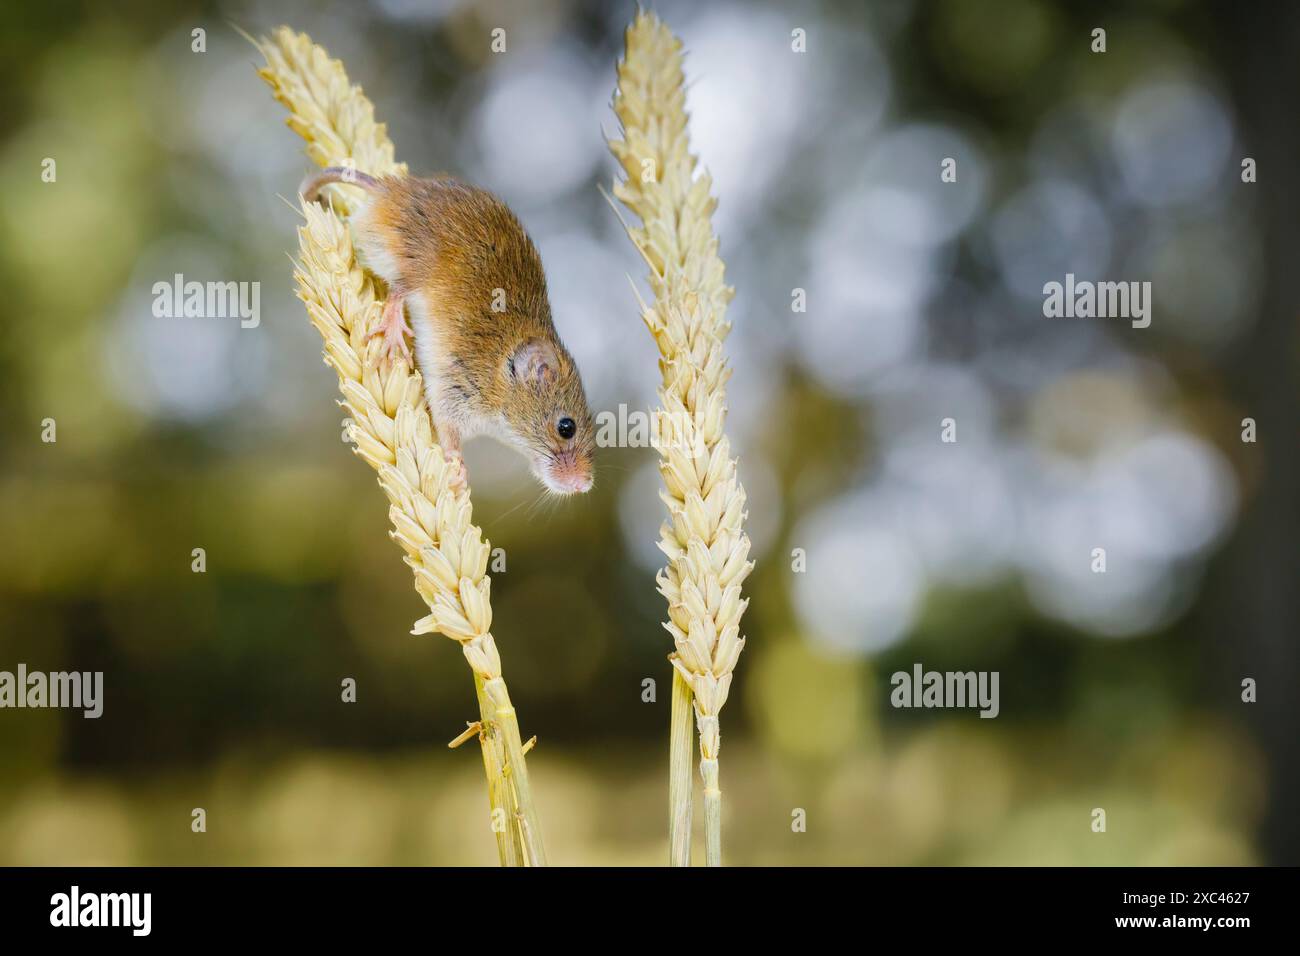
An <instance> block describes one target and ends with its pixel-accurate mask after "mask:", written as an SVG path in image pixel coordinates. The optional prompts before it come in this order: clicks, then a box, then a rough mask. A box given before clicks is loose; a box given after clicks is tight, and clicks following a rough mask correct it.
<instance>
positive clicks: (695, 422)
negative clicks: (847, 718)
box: [609, 11, 753, 865]
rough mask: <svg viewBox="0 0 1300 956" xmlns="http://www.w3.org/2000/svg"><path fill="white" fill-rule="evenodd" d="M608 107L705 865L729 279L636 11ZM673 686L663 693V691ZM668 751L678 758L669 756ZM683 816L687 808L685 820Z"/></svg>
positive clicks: (719, 639)
mask: <svg viewBox="0 0 1300 956" xmlns="http://www.w3.org/2000/svg"><path fill="white" fill-rule="evenodd" d="M614 112H615V113H616V114H617V116H618V119H619V122H620V124H621V128H622V132H623V138H622V139H621V140H614V141H611V142H610V144H609V147H610V150H611V151H612V152H613V154H614V156H615V157H616V158H617V159H618V160H619V162H620V164H621V165H622V166H623V169H624V171H625V172H626V174H627V175H626V178H625V179H624V180H622V181H621V182H617V183H615V184H614V195H615V196H617V197H618V198H619V199H620V200H621V201H622V202H623V203H624V205H626V206H627V207H628V209H630V210H631V211H632V212H633V213H634V214H636V216H637V217H638V218H639V219H640V220H641V225H640V226H639V227H638V226H635V225H629V226H627V233H628V236H629V237H630V238H631V239H632V242H633V243H634V244H635V245H636V247H637V249H638V250H639V251H640V253H641V255H642V257H643V258H644V259H645V261H646V263H647V264H648V265H649V267H650V286H651V289H652V290H653V292H654V306H653V308H643V310H642V317H643V319H644V320H645V323H646V325H647V326H648V327H649V329H650V332H651V334H652V335H653V336H654V338H655V342H656V344H657V345H658V347H659V354H660V362H659V367H660V371H661V373H662V382H661V385H660V389H659V399H660V402H661V408H660V409H658V410H657V412H656V417H655V422H656V429H657V432H658V435H659V441H658V446H659V449H660V453H661V455H662V460H661V462H660V472H661V474H662V476H663V480H664V489H663V491H661V492H660V497H661V498H662V499H663V501H664V504H665V505H666V506H667V508H668V513H669V520H668V521H667V522H665V523H664V525H663V526H662V528H661V529H660V541H659V547H660V548H661V549H662V550H663V552H664V554H665V555H666V556H667V558H668V565H667V567H666V568H664V569H663V570H662V571H661V572H660V573H659V575H658V578H657V580H658V583H659V591H660V593H661V594H663V596H664V598H665V599H666V600H667V601H668V618H669V619H668V621H667V623H665V625H664V627H665V628H666V629H667V630H668V632H669V634H670V635H671V636H672V639H673V644H674V647H675V653H673V654H672V655H671V656H670V660H671V661H672V665H673V668H674V670H675V672H676V674H677V675H679V676H680V679H681V680H682V681H683V682H684V683H685V684H686V685H687V686H688V687H689V688H690V691H691V695H692V696H693V698H694V708H695V717H696V727H697V729H698V732H699V740H700V775H701V777H702V778H703V781H704V807H705V836H706V848H705V855H706V861H707V862H708V863H709V864H710V865H718V864H720V863H721V800H722V796H721V790H720V787H719V784H718V749H719V746H720V744H721V733H720V728H719V723H718V715H719V713H720V711H721V710H722V707H723V705H724V704H725V703H726V700H727V693H728V691H729V689H730V687H731V678H732V672H733V670H734V669H735V666H736V660H737V658H738V657H739V655H740V652H741V649H742V648H743V647H744V645H745V640H744V638H743V637H741V636H740V618H741V615H742V614H743V613H744V611H745V607H746V606H747V604H748V601H747V600H745V599H743V598H742V597H741V584H742V583H743V581H744V580H745V578H746V576H747V575H748V574H749V572H750V571H751V570H752V569H753V562H752V561H749V560H748V556H749V538H748V537H747V536H746V535H745V533H744V531H743V530H742V527H741V525H742V522H743V520H744V518H745V512H744V506H745V491H744V488H743V487H742V486H741V484H740V481H739V479H738V477H737V474H736V461H735V459H734V458H732V457H731V449H730V444H729V443H728V441H727V438H726V435H725V434H724V433H723V424H724V420H725V417H726V394H725V386H726V382H727V379H728V377H729V376H730V370H729V369H728V368H727V365H726V362H725V359H724V357H723V351H722V343H723V340H724V339H725V338H726V336H727V333H728V332H729V331H730V325H729V324H728V323H727V321H726V309H727V304H728V303H729V302H730V301H731V298H732V295H733V290H732V289H731V288H730V287H729V286H727V285H726V283H725V281H724V266H723V263H722V260H721V258H719V256H718V239H717V237H716V236H715V235H714V233H713V225H712V220H711V217H712V213H713V210H714V207H715V206H716V200H714V199H713V197H712V196H711V195H710V190H711V186H712V181H711V180H710V178H709V176H708V174H707V173H705V172H702V171H701V172H700V174H699V175H698V176H696V160H695V157H694V156H693V155H691V153H690V144H689V139H688V129H687V115H686V109H685V92H684V89H683V76H682V56H681V42H680V41H679V40H677V39H676V38H675V37H674V36H673V35H672V33H671V32H670V31H669V30H668V28H667V27H666V26H664V24H663V23H662V22H660V21H659V19H658V18H657V17H655V16H654V15H653V14H650V13H647V12H645V11H641V12H639V13H638V14H637V16H636V18H635V19H634V20H633V22H632V24H631V25H630V26H629V27H628V29H627V33H626V36H625V53H624V57H623V60H622V62H621V63H620V64H619V67H618V88H617V91H616V93H615V96H614ZM670 432H671V434H669V433H670ZM678 697H679V695H678V694H676V693H674V695H673V698H674V701H675V702H676V701H677V700H678ZM682 698H683V699H687V698H686V696H685V695H682ZM677 725H678V724H677V722H676V721H674V727H676V726H677ZM677 749H678V748H677V747H674V755H675V758H676V755H677ZM673 763H674V765H675V766H678V767H680V766H681V762H680V759H674V761H673ZM687 766H688V767H689V764H687ZM688 772H689V771H688ZM670 792H676V794H677V795H676V797H675V798H674V799H675V800H680V787H675V786H673V785H672V784H670ZM671 819H672V826H673V828H674V830H675V831H676V832H675V834H674V840H673V844H674V845H673V862H674V863H679V864H680V863H682V862H684V861H683V859H682V855H681V852H682V850H681V848H682V843H683V837H682V834H681V833H680V828H681V819H682V813H681V810H680V806H674V808H673V810H672V817H671ZM689 820H690V817H689V811H687V812H686V814H685V821H686V826H687V828H689ZM685 839H686V847H685V860H686V861H688V860H689V842H688V840H689V837H686V838H685Z"/></svg>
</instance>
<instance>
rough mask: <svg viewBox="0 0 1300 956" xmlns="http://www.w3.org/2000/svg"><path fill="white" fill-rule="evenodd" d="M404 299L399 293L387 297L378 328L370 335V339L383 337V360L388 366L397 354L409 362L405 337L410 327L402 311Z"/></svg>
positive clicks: (408, 333)
mask: <svg viewBox="0 0 1300 956" xmlns="http://www.w3.org/2000/svg"><path fill="white" fill-rule="evenodd" d="M404 298H405V295H404V294H403V293H400V292H393V293H392V294H390V295H389V296H388V301H386V302H385V303H384V316H383V320H382V321H381V322H380V324H379V328H377V329H375V331H374V332H372V333H371V337H372V338H373V337H374V336H376V335H382V336H383V337H384V348H383V353H382V354H383V359H384V361H386V362H388V363H390V364H391V363H393V362H395V361H396V358H397V355H398V354H399V353H400V354H401V356H402V358H404V359H406V361H407V362H408V363H410V362H411V349H410V347H409V346H407V344H406V337H407V336H408V335H410V334H411V327H410V326H409V325H407V324H406V315H405V312H404V310H403V299H404Z"/></svg>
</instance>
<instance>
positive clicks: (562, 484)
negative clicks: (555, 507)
mask: <svg viewBox="0 0 1300 956" xmlns="http://www.w3.org/2000/svg"><path fill="white" fill-rule="evenodd" d="M547 477H548V478H549V479H550V480H549V481H548V482H547V484H549V485H550V486H551V488H552V489H554V490H555V491H558V492H560V493H561V494H566V495H573V494H579V495H580V494H585V493H586V492H588V491H590V490H591V486H592V483H593V479H592V476H591V474H590V472H582V471H578V470H576V469H555V470H553V471H552V472H551V473H550V474H549V475H548V476H547Z"/></svg>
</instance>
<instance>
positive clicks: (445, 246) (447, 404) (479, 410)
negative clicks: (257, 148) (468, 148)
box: [300, 166, 595, 495]
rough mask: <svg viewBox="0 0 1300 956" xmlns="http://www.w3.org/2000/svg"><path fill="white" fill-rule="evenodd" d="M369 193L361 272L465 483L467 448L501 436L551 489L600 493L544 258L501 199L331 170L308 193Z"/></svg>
mask: <svg viewBox="0 0 1300 956" xmlns="http://www.w3.org/2000/svg"><path fill="white" fill-rule="evenodd" d="M340 182H341V183H347V184H350V185H354V186H360V187H362V188H363V189H365V190H366V192H367V193H369V202H368V203H367V204H366V205H365V207H364V208H362V209H361V210H360V211H359V212H357V213H356V214H354V215H353V216H352V220H351V223H352V232H353V235H354V237H355V238H356V244H357V251H358V257H359V259H360V261H361V263H362V264H363V265H364V266H366V267H367V268H368V269H370V271H372V272H374V273H375V274H376V275H378V276H379V277H380V278H382V279H383V280H384V281H385V282H386V283H388V301H387V302H386V303H385V305H384V318H383V326H382V334H383V336H384V342H385V345H386V349H387V355H388V356H389V357H390V358H391V357H392V355H393V354H394V353H395V352H399V351H400V352H401V353H402V354H403V355H405V356H406V357H407V358H409V357H410V351H409V350H408V349H407V345H406V339H405V336H406V335H407V334H408V333H411V329H410V328H408V326H407V324H406V321H405V319H404V317H403V314H402V313H403V306H404V305H405V306H406V307H408V308H409V309H410V313H411V319H412V324H413V325H414V327H415V331H414V333H413V334H414V336H415V352H416V357H417V358H418V360H419V365H420V371H421V373H422V375H423V376H424V383H425V397H426V399H427V400H428V403H429V411H430V412H431V413H432V415H433V422H434V427H435V428H436V429H437V432H438V441H439V443H440V444H441V445H442V447H443V448H444V449H445V450H446V451H447V452H448V454H449V455H450V456H451V457H452V461H453V463H454V464H456V465H458V466H459V468H460V474H459V477H458V479H457V483H462V482H464V480H465V471H464V468H465V465H464V459H463V458H461V451H460V446H461V440H462V439H464V438H469V437H471V436H473V435H479V434H487V435H492V436H494V437H496V438H498V439H500V440H501V441H503V442H504V443H505V444H507V445H513V446H514V447H515V448H517V449H518V450H519V451H521V452H522V453H523V454H524V456H525V457H526V458H527V459H528V461H529V463H530V465H531V468H532V471H533V474H534V475H536V476H537V478H538V479H540V480H541V482H542V483H543V484H544V485H545V486H546V487H547V488H549V489H550V490H551V491H553V492H556V493H557V494H562V495H568V494H573V493H575V492H585V491H587V490H589V489H590V488H591V485H592V457H593V454H594V451H595V432H594V428H593V425H592V419H591V412H590V411H589V410H588V408H587V398H586V395H585V393H584V392H583V388H582V380H581V378H579V376H578V369H577V366H576V365H575V364H574V361H573V356H571V355H570V354H569V352H568V350H567V349H565V347H564V345H563V344H562V343H561V342H560V338H559V335H558V334H557V333H556V331H555V324H554V323H553V322H552V321H551V305H550V301H549V300H548V298H547V294H546V275H545V273H544V272H543V271H542V260H541V257H540V256H539V255H538V253H537V249H536V247H535V246H534V245H533V243H532V240H531V239H529V238H528V234H527V233H526V232H524V227H523V226H522V225H521V224H520V222H519V220H518V219H517V218H515V215H514V213H512V212H511V211H510V209H509V208H508V207H507V206H506V204H505V203H503V202H502V201H501V200H500V199H498V198H497V197H496V196H494V195H492V194H491V193H489V192H487V191H486V190H483V189H479V188H477V187H474V186H470V185H467V184H465V183H462V182H458V181H456V180H454V179H450V178H445V177H438V178H434V179H418V178H415V177H403V176H385V177H374V176H368V175H366V174H365V173H361V172H358V171H357V170H355V169H350V168H345V167H340V166H331V167H329V168H328V169H324V170H321V172H319V173H317V174H316V175H314V176H311V177H309V178H308V179H307V180H306V181H305V182H304V183H303V185H302V188H301V190H300V191H301V192H302V194H303V196H304V198H305V199H307V201H308V202H315V201H317V200H318V198H319V196H320V190H321V188H322V187H323V186H326V185H328V184H330V183H340Z"/></svg>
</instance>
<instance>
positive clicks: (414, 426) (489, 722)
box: [253, 27, 546, 865]
mask: <svg viewBox="0 0 1300 956" xmlns="http://www.w3.org/2000/svg"><path fill="white" fill-rule="evenodd" d="M253 42H254V43H255V44H256V45H257V47H258V49H259V50H261V52H262V54H263V55H264V56H265V58H266V66H265V67H264V68H263V69H262V70H260V71H259V74H260V75H261V76H262V78H263V79H265V80H266V81H267V83H269V84H270V86H271V88H272V90H273V91H274V92H275V96H276V99H278V100H279V101H280V102H281V103H283V104H284V105H285V106H286V107H287V108H288V110H289V114H290V115H289V121H288V122H289V126H290V127H292V128H293V129H294V130H295V131H296V132H297V133H298V134H299V135H301V136H302V137H303V139H305V140H306V141H307V153H308V155H309V156H310V157H311V158H312V159H313V160H315V161H316V162H317V163H318V164H320V165H322V166H343V165H354V166H355V167H356V168H357V169H360V170H362V171H363V172H368V173H371V174H375V175H385V174H388V175H405V173H406V167H405V166H404V165H402V164H399V163H397V162H395V161H394V159H393V144H392V142H391V141H390V140H389V139H388V134H387V132H386V131H385V129H384V126H383V125H382V124H379V123H376V122H375V120H374V108H373V106H372V105H371V103H370V101H369V100H368V99H366V96H365V94H364V93H362V92H361V88H360V87H356V86H353V85H352V84H351V83H349V82H348V78H347V74H346V73H345V72H344V70H343V65H342V64H341V63H339V62H338V61H337V60H332V59H330V57H329V56H328V54H326V52H325V51H324V50H323V49H322V48H321V47H319V46H317V45H316V44H314V43H312V41H311V39H310V38H309V37H307V36H306V35H305V34H298V33H294V32H293V31H291V30H289V29H288V28H286V27H281V28H279V29H278V30H276V31H275V32H274V33H273V35H272V36H271V37H270V38H263V39H261V40H255V41H253ZM351 188H353V187H346V186H344V187H340V188H339V192H337V193H335V195H334V202H335V205H334V207H333V210H329V209H324V208H322V207H320V206H318V205H315V204H309V203H304V204H303V206H302V213H303V217H304V219H305V223H304V225H303V226H302V227H301V228H300V229H299V230H298V240H299V259H298V263H297V267H296V269H295V270H294V279H295V281H296V282H297V285H298V298H300V299H301V300H302V301H303V304H304V305H305V306H306V307H307V315H308V317H309V318H310V319H311V322H312V325H314V326H315V327H316V330H317V331H318V332H320V334H321V337H322V338H323V339H324V355H325V364H326V365H329V366H330V367H331V368H333V369H334V371H335V372H337V373H338V377H339V389H340V390H341V391H342V392H343V401H342V402H341V403H340V404H341V405H343V407H344V408H345V409H346V410H347V412H348V415H349V417H350V419H351V422H352V425H351V434H352V438H353V439H354V441H355V447H354V450H355V451H356V453H357V454H358V455H360V456H361V458H362V459H364V460H365V462H366V463H367V464H369V465H370V466H371V467H372V468H374V469H375V470H376V471H377V472H378V475H379V484H380V486H381V487H382V488H383V489H384V493H385V494H387V495H388V500H389V502H390V506H389V509H388V515H389V518H390V519H391V520H392V523H393V530H392V531H391V532H390V534H391V536H392V538H393V540H394V541H396V542H397V543H398V544H399V545H400V546H401V548H402V550H403V551H404V552H405V557H404V560H405V561H406V563H407V564H408V565H409V566H410V568H411V570H412V571H413V572H414V574H415V590H416V591H417V592H418V593H419V595H420V597H421V598H423V599H424V601H425V603H426V604H427V605H428V607H429V613H428V614H427V615H426V616H425V617H423V618H421V619H420V620H419V621H417V622H416V624H415V627H414V629H413V630H412V633H413V634H431V633H442V634H445V635H446V636H447V637H449V638H451V639H452V640H454V641H456V642H457V643H459V644H460V646H461V649H462V651H463V652H464V654H465V659H466V660H467V661H468V662H469V666H470V669H471V670H472V671H473V673H474V683H475V688H476V692H477V695H478V699H479V709H480V716H481V718H482V719H481V724H480V726H481V731H480V733H479V738H480V742H481V744H482V749H483V761H484V767H485V770H486V771H487V776H488V793H489V801H490V804H491V808H492V825H493V830H494V831H495V832H496V833H497V844H498V851H499V853H500V856H501V861H502V863H526V864H533V865H540V864H544V863H545V862H546V856H545V850H544V848H543V846H542V834H541V828H540V826H539V824H538V821H537V812H536V808H535V806H534V803H533V796H532V790H531V787H530V786H529V780H528V767H527V765H526V763H525V762H524V747H523V744H522V742H521V740H520V734H519V723H518V720H517V717H516V715H515V710H514V707H513V705H512V704H511V702H510V694H509V692H508V691H507V688H506V683H505V680H504V679H503V678H502V676H501V657H500V655H499V654H498V653H497V647H496V642H495V640H493V638H492V632H491V630H490V628H491V626H492V604H491V587H490V586H491V580H490V579H489V577H488V576H487V573H486V571H487V561H488V556H489V553H490V547H489V544H488V542H487V541H485V540H484V539H483V536H482V533H481V531H480V530H479V528H478V527H477V526H476V525H474V524H473V522H472V521H471V511H472V509H471V505H470V497H469V489H468V488H462V489H461V490H459V491H455V490H453V489H452V485H451V481H452V479H453V478H454V475H453V471H452V469H451V468H450V467H449V466H448V464H447V462H446V460H445V459H444V457H443V453H442V449H441V448H440V447H439V446H438V443H437V441H436V440H435V437H434V435H435V432H434V428H433V423H432V420H431V419H430V417H429V411H428V408H427V406H426V405H425V402H424V398H423V391H422V389H421V381H420V373H419V372H418V371H416V370H415V369H414V368H412V367H411V366H410V365H409V364H408V363H407V362H405V361H403V360H400V359H399V360H398V361H396V362H394V363H392V364H391V365H387V364H385V363H383V362H381V354H380V353H381V340H380V338H378V337H373V336H374V333H375V332H376V331H377V330H378V328H379V326H380V318H381V314H382V311H383V299H382V297H381V296H380V295H379V294H378V292H377V290H376V282H375V281H374V280H373V279H371V278H370V277H369V276H368V275H367V274H366V273H365V272H364V271H363V270H362V268H361V267H360V266H359V265H358V263H357V259H356V255H355V253H354V251H353V247H352V239H351V236H350V234H349V232H348V229H347V226H346V224H345V223H344V222H343V220H341V219H340V218H339V217H338V215H337V214H336V211H337V210H338V209H339V208H340V207H342V206H344V205H346V204H347V202H348V201H349V198H350V197H349V195H348V192H347V190H348V189H351ZM462 736H463V735H462Z"/></svg>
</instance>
